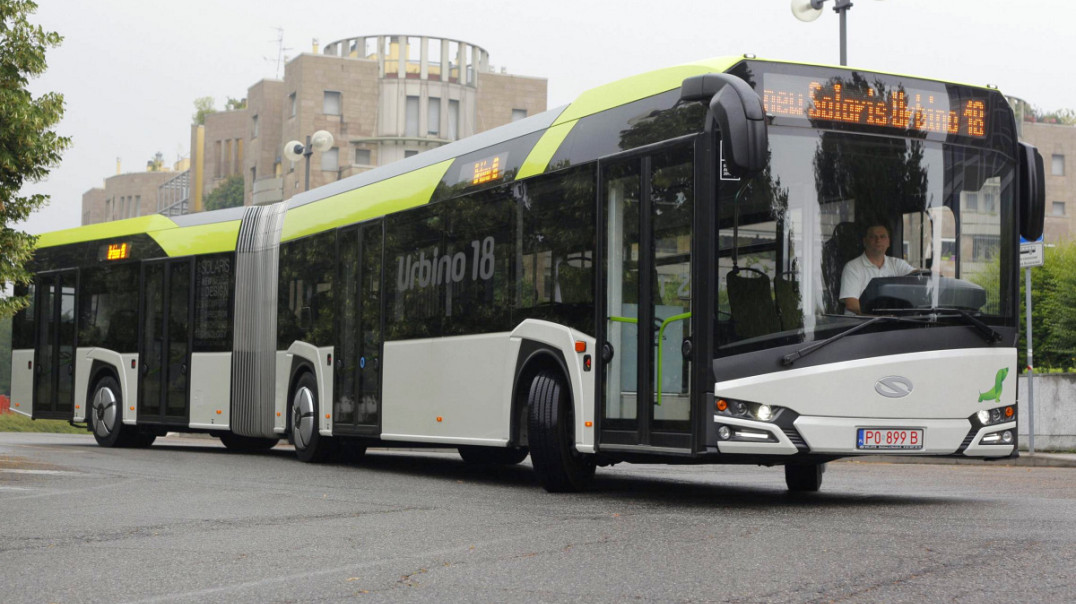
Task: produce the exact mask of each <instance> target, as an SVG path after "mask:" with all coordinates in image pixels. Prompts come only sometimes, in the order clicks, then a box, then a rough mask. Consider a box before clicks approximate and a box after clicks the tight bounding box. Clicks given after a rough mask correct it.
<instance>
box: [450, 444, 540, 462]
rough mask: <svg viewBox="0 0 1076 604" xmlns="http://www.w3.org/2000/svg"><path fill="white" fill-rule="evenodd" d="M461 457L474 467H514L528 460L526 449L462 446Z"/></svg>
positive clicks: (460, 448) (460, 449)
mask: <svg viewBox="0 0 1076 604" xmlns="http://www.w3.org/2000/svg"><path fill="white" fill-rule="evenodd" d="M458 450H459V452H460V457H462V458H463V461H464V463H467V464H468V465H473V466H514V465H516V464H518V463H520V462H522V461H523V460H524V459H527V448H526V447H479V446H474V445H460V446H459V447H458Z"/></svg>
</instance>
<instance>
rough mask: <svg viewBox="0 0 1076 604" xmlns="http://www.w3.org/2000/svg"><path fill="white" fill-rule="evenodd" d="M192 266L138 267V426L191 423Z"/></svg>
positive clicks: (161, 262)
mask: <svg viewBox="0 0 1076 604" xmlns="http://www.w3.org/2000/svg"><path fill="white" fill-rule="evenodd" d="M193 266H194V263H193V262H192V261H191V260H190V259H189V258H188V259H182V260H159V261H154V262H146V263H145V264H143V265H142V313H141V318H142V325H141V326H140V327H141V338H140V342H139V351H138V352H139V370H138V376H139V378H138V422H139V423H148V424H166V425H183V426H185V425H187V424H188V422H189V420H188V416H189V405H188V401H189V397H188V394H189V391H190V359H191V329H190V326H191V310H192V308H191V306H192V305H191V275H192V268H193Z"/></svg>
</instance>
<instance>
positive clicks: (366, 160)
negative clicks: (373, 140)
mask: <svg viewBox="0 0 1076 604" xmlns="http://www.w3.org/2000/svg"><path fill="white" fill-rule="evenodd" d="M354 163H355V165H356V166H372V165H373V164H372V163H371V162H370V150H369V149H355V162H354Z"/></svg>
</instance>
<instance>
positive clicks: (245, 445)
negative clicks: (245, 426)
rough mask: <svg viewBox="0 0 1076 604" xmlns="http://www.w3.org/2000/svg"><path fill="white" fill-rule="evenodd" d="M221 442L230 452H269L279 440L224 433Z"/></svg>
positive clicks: (221, 435)
mask: <svg viewBox="0 0 1076 604" xmlns="http://www.w3.org/2000/svg"><path fill="white" fill-rule="evenodd" d="M219 438H220V442H221V443H223V444H224V447H225V448H226V449H228V450H229V451H268V450H269V449H272V448H273V447H275V446H276V444H277V442H278V440H279V439H276V438H258V437H256V436H242V435H240V434H236V433H235V432H222V433H221V434H220V436H219Z"/></svg>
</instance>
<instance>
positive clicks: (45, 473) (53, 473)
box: [0, 469, 81, 476]
mask: <svg viewBox="0 0 1076 604" xmlns="http://www.w3.org/2000/svg"><path fill="white" fill-rule="evenodd" d="M0 474H40V475H43V476H77V475H78V474H81V472H67V471H65V470H13V469H4V470H0Z"/></svg>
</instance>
